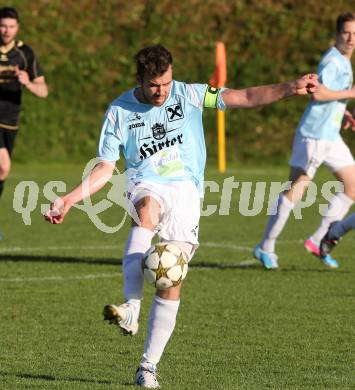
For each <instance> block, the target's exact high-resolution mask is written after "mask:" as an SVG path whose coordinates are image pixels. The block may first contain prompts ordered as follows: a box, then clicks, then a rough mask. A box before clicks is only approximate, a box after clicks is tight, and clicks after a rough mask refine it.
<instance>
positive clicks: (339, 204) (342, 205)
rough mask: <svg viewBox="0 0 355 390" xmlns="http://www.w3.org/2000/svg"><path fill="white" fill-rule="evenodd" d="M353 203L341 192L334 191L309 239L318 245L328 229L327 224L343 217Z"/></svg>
mask: <svg viewBox="0 0 355 390" xmlns="http://www.w3.org/2000/svg"><path fill="white" fill-rule="evenodd" d="M353 203H354V201H353V200H352V199H351V198H349V197H348V196H346V195H345V194H344V193H343V192H338V193H336V194H335V195H334V196H333V198H332V199H331V200H330V202H329V207H328V210H327V211H326V214H325V215H324V217H323V218H322V220H321V223H320V225H319V227H318V229H317V230H316V231H315V233H313V235H312V236H311V237H310V238H309V239H310V240H312V241H313V242H314V243H315V244H316V245H318V246H319V244H320V241H321V239H322V238H323V237H324V236H325V234H326V233H327V231H328V229H329V225H330V224H331V223H332V222H334V221H337V220H340V219H343V218H344V215H345V214H346V213H347V212H348V211H349V209H350V207H351V205H352V204H353Z"/></svg>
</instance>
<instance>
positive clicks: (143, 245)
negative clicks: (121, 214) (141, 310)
mask: <svg viewBox="0 0 355 390" xmlns="http://www.w3.org/2000/svg"><path fill="white" fill-rule="evenodd" d="M153 236H154V232H152V231H150V230H149V229H145V228H142V227H139V226H134V227H133V228H132V229H131V231H130V233H129V236H128V239H127V242H126V248H125V252H124V256H123V275H124V296H125V299H126V301H129V300H133V301H131V302H130V303H131V304H132V305H134V307H135V308H137V300H140V299H141V298H142V290H143V282H144V278H143V273H142V268H141V261H142V257H143V255H144V254H145V252H147V250H148V249H149V248H150V246H151V243H152V238H153Z"/></svg>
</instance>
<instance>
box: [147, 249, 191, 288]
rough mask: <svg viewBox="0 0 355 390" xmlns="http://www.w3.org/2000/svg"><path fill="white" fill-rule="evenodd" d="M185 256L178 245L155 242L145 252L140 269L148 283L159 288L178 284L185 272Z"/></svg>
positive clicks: (186, 266) (183, 277)
mask: <svg viewBox="0 0 355 390" xmlns="http://www.w3.org/2000/svg"><path fill="white" fill-rule="evenodd" d="M187 263H188V262H187V258H186V255H185V254H184V253H183V252H182V251H181V249H180V248H179V247H177V246H176V245H173V244H168V243H162V242H160V243H157V244H155V245H153V246H152V247H151V248H150V249H149V250H148V252H147V253H146V254H145V256H144V257H143V260H142V269H143V273H144V277H145V279H146V280H147V281H148V283H149V284H151V285H153V286H155V287H156V288H157V289H159V290H166V289H168V288H169V287H175V286H178V285H179V284H180V283H181V281H182V280H184V279H185V277H186V274H187V268H188V265H187Z"/></svg>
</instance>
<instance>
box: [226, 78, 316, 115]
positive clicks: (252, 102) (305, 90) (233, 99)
mask: <svg viewBox="0 0 355 390" xmlns="http://www.w3.org/2000/svg"><path fill="white" fill-rule="evenodd" d="M317 80H318V77H317V75H316V74H307V75H305V76H303V77H301V78H300V79H298V80H294V81H290V82H287V83H281V84H272V85H263V86H259V87H250V88H245V89H239V90H238V89H226V90H224V91H223V92H222V98H223V101H224V104H225V105H226V106H227V107H241V108H252V107H257V106H263V105H266V104H270V103H273V102H276V101H278V100H281V99H284V98H286V97H289V96H293V95H307V94H310V93H313V92H314V91H315V89H316V87H317V86H318V81H317Z"/></svg>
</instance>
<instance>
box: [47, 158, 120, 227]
mask: <svg viewBox="0 0 355 390" xmlns="http://www.w3.org/2000/svg"><path fill="white" fill-rule="evenodd" d="M114 168H115V165H114V164H113V163H111V162H107V161H102V162H100V163H98V164H97V165H96V166H95V167H94V169H93V170H92V171H91V172H90V174H89V175H88V176H87V177H86V178H85V179H84V181H83V182H82V183H80V184H79V185H78V186H77V187H76V188H74V189H73V190H72V191H71V192H69V193H68V194H66V195H64V196H62V197H61V198H58V199H57V200H56V201H55V202H54V203H52V204H51V208H50V210H49V211H48V213H47V214H46V215H45V216H44V217H45V219H46V220H47V221H48V222H50V223H53V224H59V223H62V222H63V220H64V217H65V215H66V214H67V213H68V211H69V210H70V208H71V207H72V206H73V205H74V204H75V203H78V202H80V201H82V200H83V199H84V198H86V197H88V196H90V195H93V194H94V193H95V192H97V191H99V190H100V189H101V188H102V187H103V186H104V185H105V184H106V183H107V182H108V181H109V180H110V178H111V176H112V173H113V170H114Z"/></svg>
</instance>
